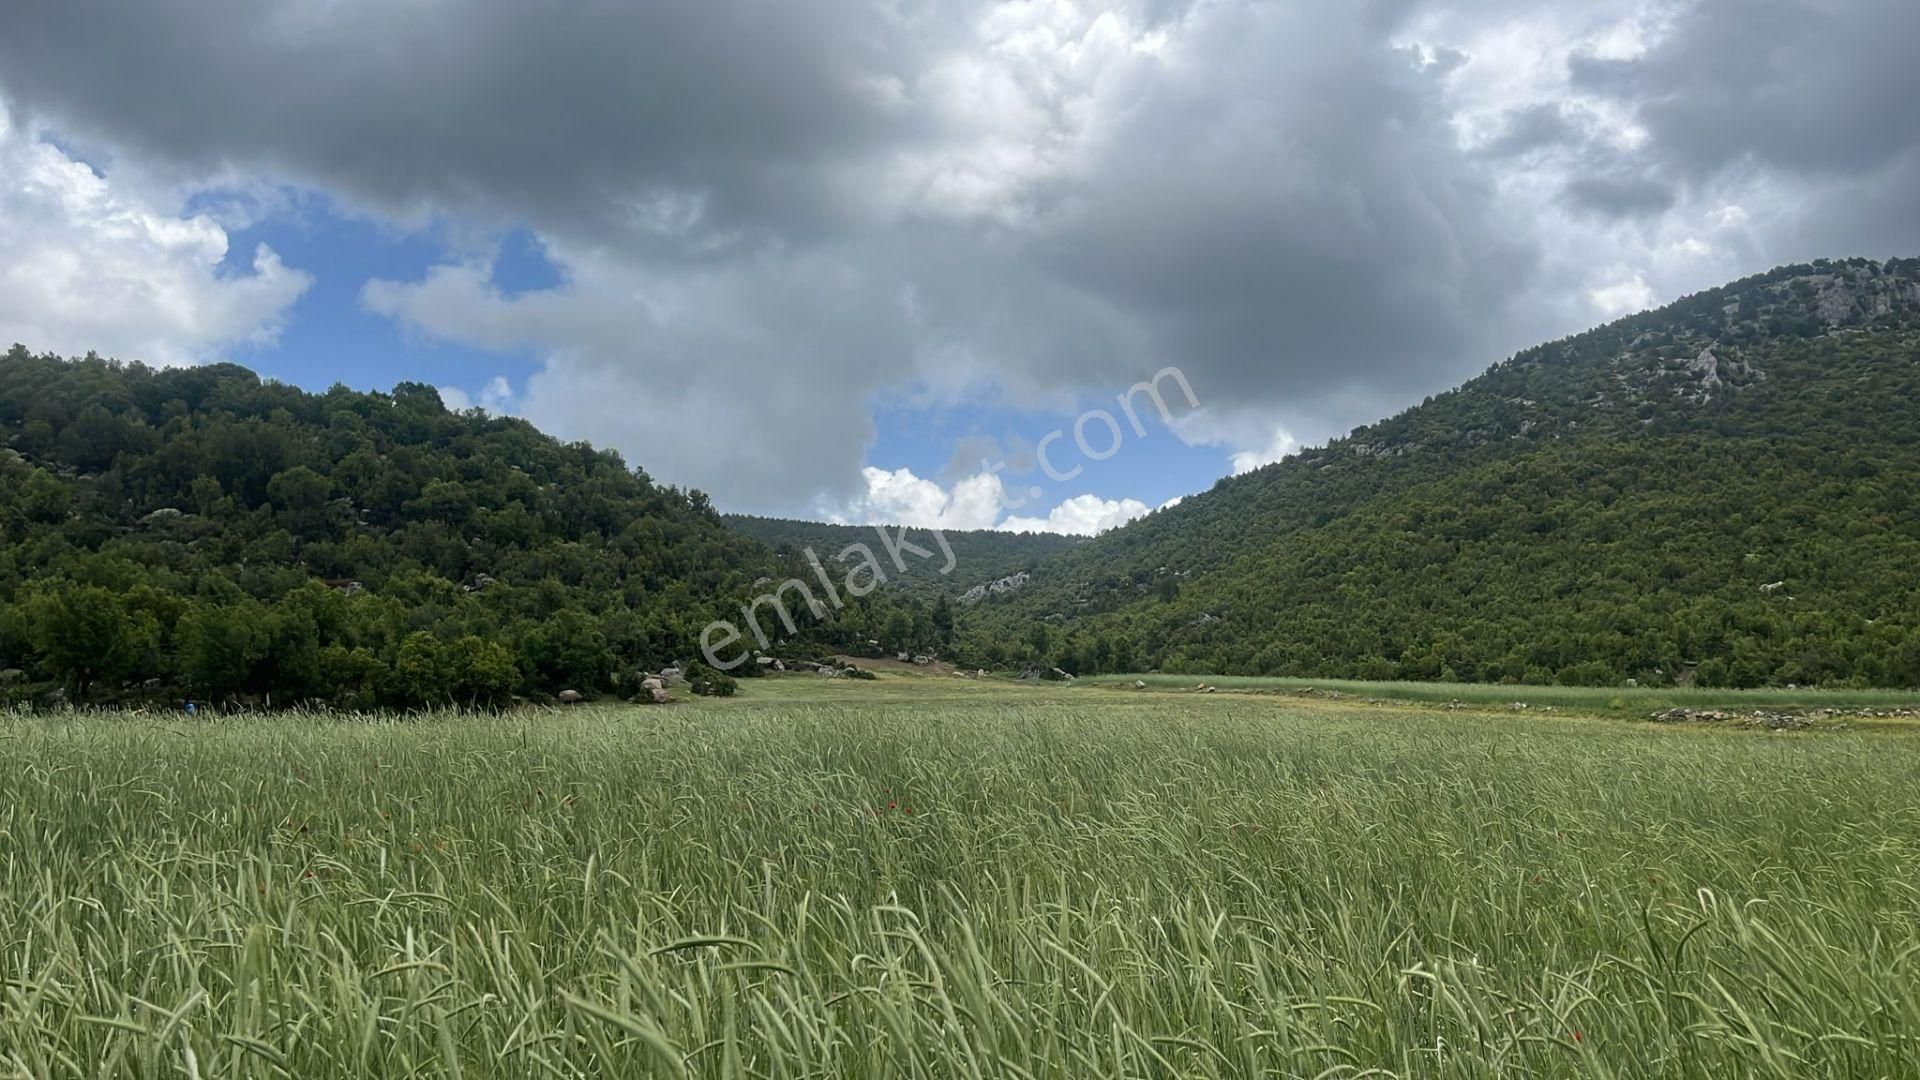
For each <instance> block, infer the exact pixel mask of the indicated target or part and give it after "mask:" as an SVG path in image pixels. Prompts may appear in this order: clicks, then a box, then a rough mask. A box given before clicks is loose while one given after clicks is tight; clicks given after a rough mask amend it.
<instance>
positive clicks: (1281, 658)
mask: <svg viewBox="0 0 1920 1080" xmlns="http://www.w3.org/2000/svg"><path fill="white" fill-rule="evenodd" d="M1917 512H1920V262H1916V261H1912V260H1906V261H1895V262H1890V263H1885V264H1877V263H1872V262H1866V261H1847V262H1838V263H1816V264H1813V265H1809V266H1795V267H1787V268H1783V269H1780V270H1776V271H1773V272H1770V273H1768V274H1764V275H1761V276H1758V277H1755V278H1749V279H1746V280H1743V281H1740V282H1736V283H1734V284H1732V285H1729V286H1726V287H1724V288H1721V289H1716V290H1712V291H1709V292H1706V293H1702V294H1699V295H1696V296H1693V297H1689V298H1687V299H1685V300H1682V301H1680V302H1678V303H1676V304H1673V305H1670V306H1669V307H1666V308H1663V309H1660V310H1658V311H1653V312H1648V313H1645V314H1642V315H1637V316H1634V317H1632V318H1628V319H1624V320H1621V321H1619V322H1616V323H1613V324H1610V325H1608V326H1605V327H1602V328H1600V329H1598V330H1595V331H1592V332H1590V333H1587V334H1582V335H1580V336H1578V337H1574V338H1570V339H1567V340H1565V341H1561V342H1556V343H1553V344H1550V345H1544V346H1541V347H1538V348H1535V349H1530V350H1528V351H1526V352H1524V353H1521V354H1519V355H1518V356H1515V357H1514V358H1513V359H1511V360H1509V361H1506V362H1504V363H1502V364H1499V365H1497V366H1495V367H1494V368H1493V369H1491V370H1490V371H1488V372H1487V373H1486V374H1485V375H1483V376H1481V377H1480V378H1478V379H1475V380H1473V381H1471V382H1469V383H1467V384H1465V385H1464V386H1462V387H1460V388H1459V389H1457V390H1455V391H1452V392H1450V393H1447V394H1443V395H1440V396H1438V397H1435V398H1433V399H1430V400H1429V401H1428V402H1426V403H1424V404H1423V405H1421V406H1419V407H1417V408H1414V409H1411V410H1408V411H1407V412H1405V413H1402V414H1401V415H1399V416H1396V417H1394V418H1392V419H1390V420H1387V421H1383V422H1381V423H1379V424H1376V425H1372V426H1370V427H1367V428H1362V429H1359V430H1357V431H1355V432H1353V433H1352V434H1351V435H1349V436H1348V437H1347V438H1345V439H1342V440H1338V441H1335V442H1334V443H1332V444H1330V445H1328V446H1326V447H1324V448H1319V449H1315V450H1311V451H1307V452H1304V453H1302V454H1299V455H1296V456H1295V457H1292V458H1290V459H1288V460H1286V461H1284V462H1281V463H1278V464H1276V465H1273V466H1269V467H1267V468H1265V469H1261V470H1258V471H1256V472H1254V473H1251V474H1248V475H1246V476H1242V477H1237V478H1233V479H1230V480H1224V481H1222V482H1221V483H1220V484H1218V485H1216V487H1215V488H1214V489H1213V490H1211V491H1209V492H1207V493H1205V494H1202V495H1199V496H1196V497H1193V498H1189V499H1187V500H1186V501H1184V502H1183V503H1181V504H1180V505H1179V506H1177V507H1174V508H1172V509H1170V510H1166V511H1162V512H1160V513H1157V514H1154V515H1151V516H1150V517H1148V518H1147V519H1144V520H1143V521H1141V522H1138V523H1136V524H1134V525H1130V526H1128V527H1126V528H1123V529H1120V530H1117V531H1116V532H1113V533H1110V534H1107V535H1104V536H1101V537H1099V538H1097V539H1095V540H1093V541H1091V542H1089V543H1087V544H1084V545H1081V546H1079V547H1077V548H1075V549H1073V550H1071V551H1068V552H1066V553H1063V554H1062V555H1060V556H1058V557H1056V558H1054V559H1052V560H1049V561H1048V562H1047V563H1046V564H1044V565H1043V566H1042V567H1041V568H1040V570H1039V571H1038V573H1037V574H1036V575H1035V581H1034V582H1033V584H1032V585H1031V587H1029V588H1027V589H1024V590H1021V591H1020V592H1018V593H1015V594H1009V595H1006V596H1001V597H995V598H990V599H988V600H987V601H986V602H984V603H982V604H980V605H977V606H976V607H974V608H971V609H969V610H968V611H966V612H964V613H963V618H962V630H963V632H964V634H965V637H966V639H967V640H969V641H970V642H972V643H974V645H975V647H976V648H978V649H981V650H983V651H997V652H1000V653H1004V654H1007V655H1009V656H1013V655H1029V656H1031V655H1035V654H1037V653H1038V652H1042V651H1044V652H1046V653H1047V654H1049V655H1048V657H1047V658H1048V659H1052V660H1057V661H1058V662H1060V663H1062V664H1063V665H1065V666H1067V667H1068V668H1069V669H1070V670H1082V671H1085V670H1100V669H1106V670H1116V669H1118V666H1121V665H1123V664H1125V663H1131V664H1133V665H1138V666H1152V667H1160V668H1163V669H1166V670H1174V671H1212V672H1221V673H1236V674H1237V673H1245V674H1297V675H1308V676H1318V677H1335V676H1350V677H1365V678H1392V677H1420V678H1459V679H1466V680H1486V681H1497V680H1527V681H1546V680H1557V681H1562V682H1577V683H1595V684H1601V683H1613V682H1620V681H1624V680H1626V679H1629V678H1632V679H1637V680H1640V681H1655V682H1658V681H1668V680H1674V679H1680V680H1683V681H1684V680H1688V679H1698V680H1700V681H1702V682H1708V683H1726V684H1732V685H1763V684H1778V683H1816V682H1817V683H1857V684H1871V685H1920V513H1917ZM1035 624H1038V625H1040V626H1043V627H1045V628H1046V629H1044V630H1035V629H1034V626H1035ZM1103 657H1104V658H1105V659H1104V660H1102V659H1101V658H1103Z"/></svg>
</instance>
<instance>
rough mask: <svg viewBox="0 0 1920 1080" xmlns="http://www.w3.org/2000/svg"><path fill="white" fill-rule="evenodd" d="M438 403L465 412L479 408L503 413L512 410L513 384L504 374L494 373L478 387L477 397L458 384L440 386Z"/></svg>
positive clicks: (455, 410)
mask: <svg viewBox="0 0 1920 1080" xmlns="http://www.w3.org/2000/svg"><path fill="white" fill-rule="evenodd" d="M439 389H440V403H441V404H442V405H445V406H446V407H447V408H449V409H452V410H453V411H454V412H466V411H467V410H468V409H480V410H482V411H484V412H489V413H494V414H499V415H504V414H509V413H512V412H513V384H512V383H510V382H508V381H507V377H506V376H505V375H495V376H494V377H493V378H491V379H488V380H487V385H485V386H483V387H481V388H480V396H479V398H477V399H476V398H475V397H474V396H473V395H472V394H469V393H467V392H466V391H465V390H464V389H462V388H460V387H458V386H442V387H440V388H439Z"/></svg>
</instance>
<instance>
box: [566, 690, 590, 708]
mask: <svg viewBox="0 0 1920 1080" xmlns="http://www.w3.org/2000/svg"><path fill="white" fill-rule="evenodd" d="M585 700H587V696H586V695H585V694H582V693H581V692H580V691H578V690H562V691H560V704H562V705H578V704H580V703H581V702H583V701H585Z"/></svg>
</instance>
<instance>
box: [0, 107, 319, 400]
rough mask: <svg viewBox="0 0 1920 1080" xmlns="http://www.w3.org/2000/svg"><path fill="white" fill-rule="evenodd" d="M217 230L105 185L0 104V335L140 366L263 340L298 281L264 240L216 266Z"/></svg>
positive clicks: (222, 244)
mask: <svg viewBox="0 0 1920 1080" xmlns="http://www.w3.org/2000/svg"><path fill="white" fill-rule="evenodd" d="M226 255H227V234H226V232H225V230H223V229H222V228H221V227H220V226H219V225H217V224H215V223H214V222H213V221H212V220H211V219H209V218H206V217H204V216H181V215H180V214H178V213H176V212H174V211H172V210H170V209H168V208H164V207H157V206H154V205H151V204H149V203H148V202H147V201H145V200H144V199H142V198H141V197H139V196H137V195H133V194H129V193H126V192H122V191H120V190H117V189H116V188H115V186H114V185H113V184H112V183H111V181H110V180H109V179H107V178H103V177H101V176H99V175H97V174H96V173H95V172H94V171H93V169H91V168H90V167H88V166H87V165H86V164H85V163H84V162H81V161H76V160H74V159H73V158H71V157H69V156H67V154H66V153H64V152H63V151H61V150H60V149H59V148H58V147H57V146H55V145H53V144H52V143H50V142H47V141H45V140H44V139H43V138H42V137H41V136H40V134H39V133H38V132H36V131H32V130H28V129H25V128H21V127H16V126H14V125H13V124H12V123H11V122H10V119H9V117H8V115H7V113H6V111H5V108H4V106H0V339H5V342H9V343H10V342H15V341H17V342H20V343H21V344H24V345H26V346H28V347H29V348H32V349H36V350H42V351H48V352H58V353H66V354H75V355H78V354H82V353H86V352H89V351H94V352H99V353H101V354H103V355H107V356H117V357H119V358H121V359H124V360H140V361H144V362H146V363H149V364H155V365H164V364H182V363H192V362H195V361H200V360H206V359H211V358H215V357H217V356H218V355H219V353H220V350H222V349H223V348H226V347H229V346H232V345H234V344H237V343H240V342H257V341H264V340H270V339H271V338H272V337H273V336H274V334H275V333H276V332H277V330H278V328H279V325H280V320H281V319H282V317H283V316H284V314H285V312H286V310H287V308H288V307H289V306H290V305H292V303H293V302H294V301H295V300H297V299H298V298H299V296H300V294H301V293H302V292H304V291H305V290H306V288H307V285H308V277H307V275H306V274H304V273H302V272H300V271H298V270H294V269H291V268H289V267H287V266H285V265H283V264H282V263H281V262H280V259H279V257H278V256H276V255H275V254H274V253H273V251H272V249H270V248H268V247H266V246H265V245H262V246H260V247H259V248H257V249H255V251H254V252H253V260H252V269H251V272H250V273H246V274H228V273H224V272H222V270H221V269H220V266H221V263H222V262H223V261H224V260H225V258H226Z"/></svg>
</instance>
